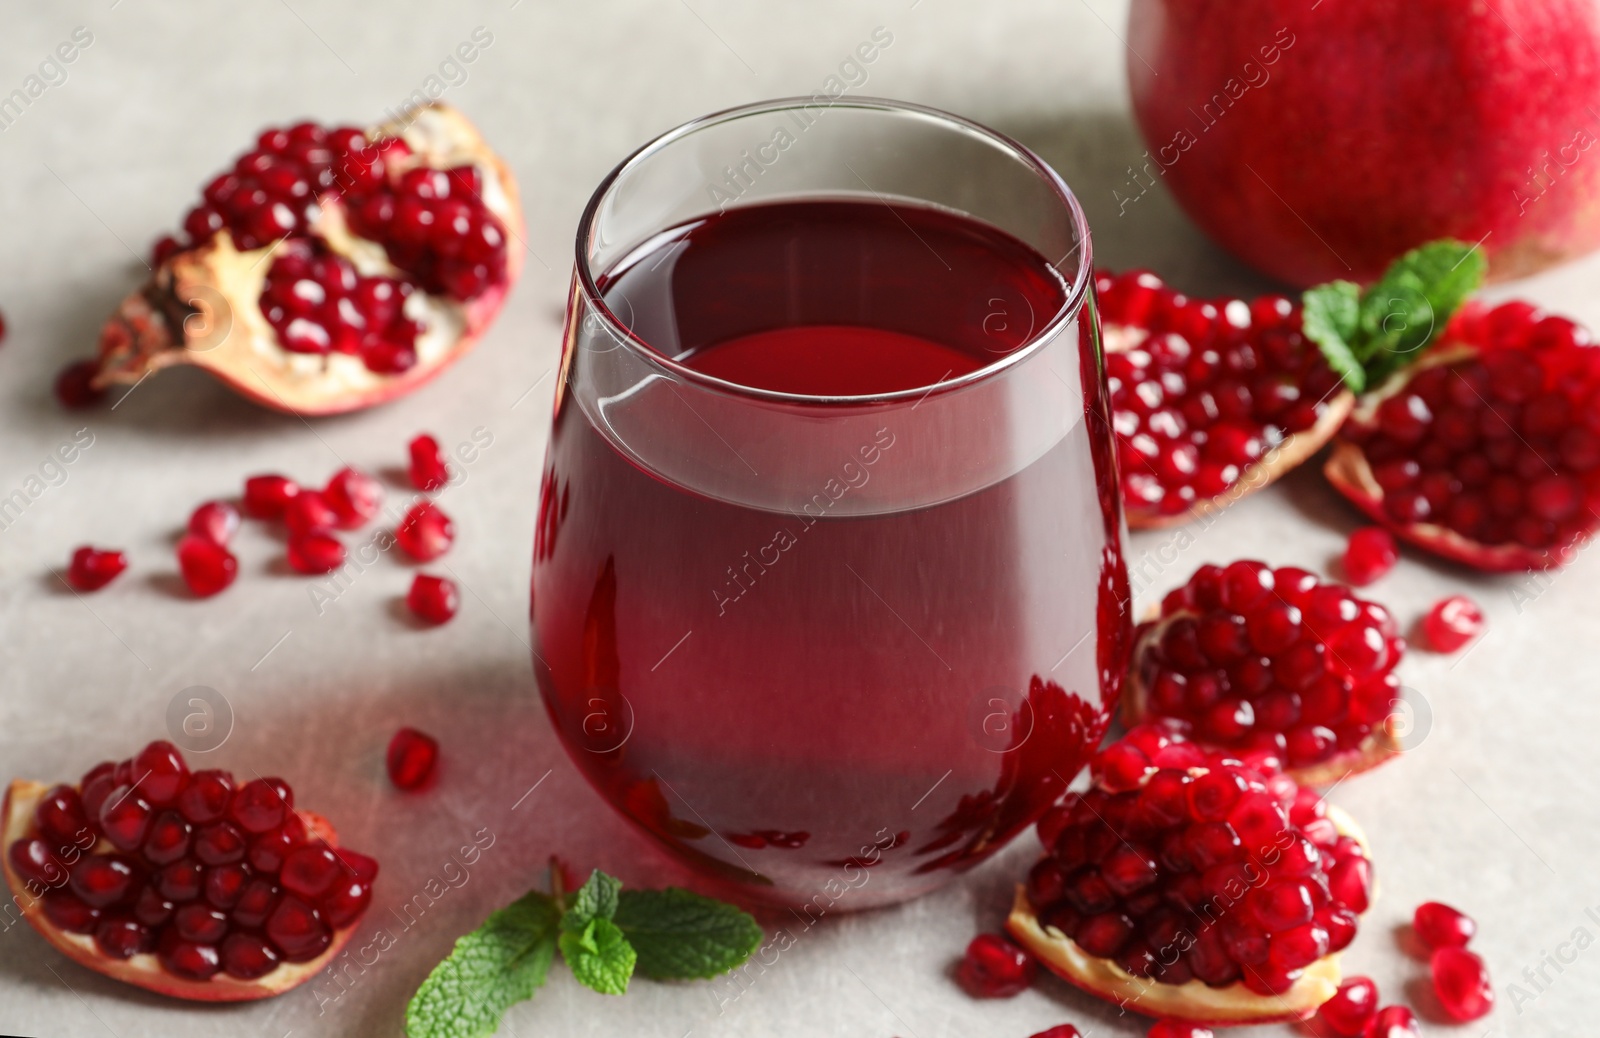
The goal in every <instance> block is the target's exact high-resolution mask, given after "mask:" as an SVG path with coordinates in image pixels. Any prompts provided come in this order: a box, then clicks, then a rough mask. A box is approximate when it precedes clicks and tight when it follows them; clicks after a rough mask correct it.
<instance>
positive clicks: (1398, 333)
mask: <svg viewBox="0 0 1600 1038" xmlns="http://www.w3.org/2000/svg"><path fill="white" fill-rule="evenodd" d="M1486 265H1487V264H1486V262H1485V260H1484V258H1483V253H1482V252H1480V251H1479V250H1478V249H1477V248H1476V247H1474V246H1471V245H1468V244H1466V243H1465V242H1459V241H1452V240H1449V239H1446V240H1442V241H1435V242H1429V243H1428V244H1426V245H1421V246H1418V247H1417V248H1415V249H1412V250H1411V251H1410V252H1408V253H1406V254H1405V255H1403V256H1401V257H1400V258H1399V259H1397V260H1395V261H1394V262H1393V263H1391V264H1390V265H1389V269H1388V270H1386V271H1384V273H1383V277H1381V278H1379V279H1378V281H1377V283H1376V284H1374V285H1373V286H1372V287H1371V288H1369V289H1367V291H1366V292H1365V293H1363V294H1362V297H1361V330H1360V337H1361V342H1360V343H1359V345H1358V346H1357V348H1356V354H1357V356H1358V357H1359V358H1360V359H1361V361H1362V363H1363V364H1364V365H1365V367H1366V369H1367V382H1368V384H1369V385H1376V384H1377V383H1379V382H1381V381H1383V380H1384V379H1385V378H1387V377H1388V376H1389V375H1391V374H1393V373H1394V372H1395V371H1397V370H1399V369H1400V368H1402V367H1404V366H1405V365H1406V364H1408V363H1410V362H1411V360H1412V359H1413V358H1414V357H1415V356H1416V354H1417V353H1418V352H1419V351H1420V350H1422V349H1423V348H1424V347H1426V346H1427V345H1428V344H1429V343H1430V342H1432V341H1433V340H1434V338H1435V337H1436V336H1438V334H1439V333H1440V332H1442V331H1443V330H1444V327H1445V325H1446V324H1448V323H1449V321H1450V317H1451V315H1452V314H1454V313H1455V312H1456V309H1457V308H1458V307H1459V306H1460V305H1461V304H1462V302H1464V301H1465V300H1466V298H1467V296H1469V295H1471V294H1472V292H1473V291H1474V290H1476V289H1477V287H1478V286H1479V285H1480V284H1482V282H1483V274H1484V270H1485V267H1486Z"/></svg>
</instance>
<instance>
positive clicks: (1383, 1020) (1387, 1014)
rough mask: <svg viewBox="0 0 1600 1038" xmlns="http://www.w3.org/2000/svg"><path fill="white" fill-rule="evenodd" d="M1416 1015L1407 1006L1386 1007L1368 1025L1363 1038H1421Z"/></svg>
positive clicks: (1420, 1029)
mask: <svg viewBox="0 0 1600 1038" xmlns="http://www.w3.org/2000/svg"><path fill="white" fill-rule="evenodd" d="M1421 1035H1422V1028H1421V1027H1420V1026H1419V1025H1418V1024H1417V1018H1416V1015H1415V1014H1413V1013H1412V1012H1411V1010H1409V1009H1407V1008H1406V1007H1405V1006H1386V1007H1384V1008H1383V1009H1380V1010H1378V1013H1377V1015H1376V1016H1374V1017H1373V1018H1372V1020H1371V1021H1370V1022H1369V1023H1368V1024H1367V1029H1366V1030H1365V1031H1364V1032H1362V1036H1361V1038H1421Z"/></svg>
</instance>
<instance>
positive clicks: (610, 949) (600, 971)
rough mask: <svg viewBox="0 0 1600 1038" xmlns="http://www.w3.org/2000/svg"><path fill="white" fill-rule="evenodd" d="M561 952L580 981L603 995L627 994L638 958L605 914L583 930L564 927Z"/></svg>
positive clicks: (591, 921)
mask: <svg viewBox="0 0 1600 1038" xmlns="http://www.w3.org/2000/svg"><path fill="white" fill-rule="evenodd" d="M596 875H599V873H596ZM585 885H586V886H587V884H585ZM561 955H562V957H563V958H565V959H566V960H567V966H568V967H570V968H571V970H572V975H573V976H574V977H576V978H578V982H579V983H581V984H583V985H585V986H587V987H590V988H593V989H594V990H596V991H598V992H600V993H601V994H602V995H622V994H626V993H627V991H628V978H630V977H632V976H633V964H634V962H635V961H636V960H637V959H638V954H637V953H636V952H634V950H633V945H631V944H629V943H628V939H627V938H626V937H624V936H623V935H622V931H621V930H619V929H618V928H617V924H615V923H613V922H612V921H611V920H609V919H606V918H604V917H596V918H594V919H591V920H589V922H588V923H587V924H585V925H584V927H583V929H582V930H564V931H562V934H561Z"/></svg>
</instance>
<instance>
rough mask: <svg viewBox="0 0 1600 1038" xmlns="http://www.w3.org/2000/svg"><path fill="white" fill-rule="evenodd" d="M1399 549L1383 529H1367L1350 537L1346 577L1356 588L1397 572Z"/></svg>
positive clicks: (1345, 569) (1346, 546)
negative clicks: (1390, 572)
mask: <svg viewBox="0 0 1600 1038" xmlns="http://www.w3.org/2000/svg"><path fill="white" fill-rule="evenodd" d="M1399 561H1400V546H1399V545H1397V544H1395V542H1394V535H1393V534H1391V533H1390V532H1389V531H1388V530H1385V529H1384V528H1383V527H1381V526H1365V527H1362V528H1361V529H1359V530H1357V531H1356V532H1355V533H1352V534H1351V535H1350V540H1349V542H1348V543H1347V544H1346V545H1345V549H1344V559H1343V565H1344V576H1345V579H1346V580H1348V581H1349V582H1350V583H1351V584H1354V585H1355V586H1356V587H1365V586H1366V585H1368V584H1370V583H1372V582H1373V581H1375V580H1377V579H1378V578H1379V577H1382V576H1383V575H1385V574H1386V573H1388V572H1389V571H1390V570H1392V569H1394V564H1395V563H1396V562H1399Z"/></svg>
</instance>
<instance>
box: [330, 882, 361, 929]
mask: <svg viewBox="0 0 1600 1038" xmlns="http://www.w3.org/2000/svg"><path fill="white" fill-rule="evenodd" d="M371 902H372V887H371V885H370V884H369V883H367V882H363V881H361V880H349V879H341V880H340V881H338V882H337V883H336V884H335V886H334V888H333V889H332V890H331V891H329V892H328V894H327V895H326V896H325V897H324V898H323V899H322V901H321V911H322V918H323V920H324V921H325V922H326V923H327V924H328V925H329V926H331V927H333V928H334V929H335V930H342V929H344V928H345V927H346V926H349V925H350V924H351V923H353V922H355V921H356V920H357V919H358V918H360V916H361V913H363V912H365V911H366V910H367V905H369V904H371Z"/></svg>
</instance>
